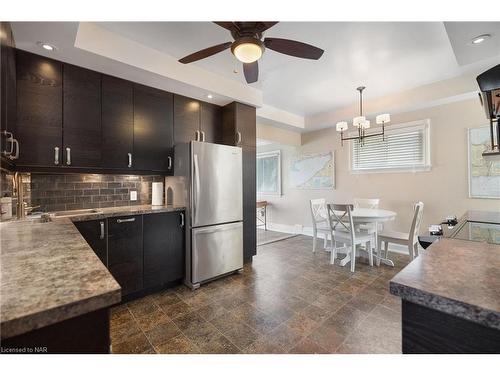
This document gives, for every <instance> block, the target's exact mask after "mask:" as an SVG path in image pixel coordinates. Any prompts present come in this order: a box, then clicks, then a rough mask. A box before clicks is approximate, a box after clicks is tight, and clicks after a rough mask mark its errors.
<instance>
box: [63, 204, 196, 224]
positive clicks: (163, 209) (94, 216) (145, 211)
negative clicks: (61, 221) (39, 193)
mask: <svg viewBox="0 0 500 375" xmlns="http://www.w3.org/2000/svg"><path fill="white" fill-rule="evenodd" d="M126 207H133V206H126ZM107 210H110V209H107ZM185 210H186V207H183V206H179V207H177V206H159V207H158V208H152V207H149V208H144V207H142V208H141V207H138V208H137V209H130V210H123V209H121V210H120V209H118V210H117V211H111V210H110V212H97V213H86V214H82V215H75V216H66V218H68V219H70V220H71V222H73V223H77V222H80V221H89V220H100V219H106V218H110V217H117V216H132V215H149V214H160V213H167V212H179V211H185ZM55 220H58V219H57V218H56V219H55Z"/></svg>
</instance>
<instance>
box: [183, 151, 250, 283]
mask: <svg viewBox="0 0 500 375" xmlns="http://www.w3.org/2000/svg"><path fill="white" fill-rule="evenodd" d="M174 160H175V166H174V171H175V173H174V174H175V175H176V176H180V177H183V178H184V186H185V189H186V190H187V191H186V192H185V193H186V198H187V207H186V224H187V225H186V278H185V284H186V285H188V286H189V287H191V288H193V289H194V288H198V287H199V286H200V284H202V283H204V282H206V281H209V280H212V279H215V278H217V277H220V276H223V275H226V274H229V273H232V272H234V271H238V270H240V269H242V268H243V192H242V153H241V148H239V147H233V146H225V145H218V144H214V143H207V142H195V141H192V142H190V143H186V144H180V145H176V146H175V158H174Z"/></svg>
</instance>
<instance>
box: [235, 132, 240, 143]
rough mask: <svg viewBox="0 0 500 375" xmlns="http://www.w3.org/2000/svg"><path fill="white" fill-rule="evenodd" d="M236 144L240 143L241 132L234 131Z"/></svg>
mask: <svg viewBox="0 0 500 375" xmlns="http://www.w3.org/2000/svg"><path fill="white" fill-rule="evenodd" d="M236 137H237V138H236V144H237V145H239V144H240V143H241V133H240V132H236Z"/></svg>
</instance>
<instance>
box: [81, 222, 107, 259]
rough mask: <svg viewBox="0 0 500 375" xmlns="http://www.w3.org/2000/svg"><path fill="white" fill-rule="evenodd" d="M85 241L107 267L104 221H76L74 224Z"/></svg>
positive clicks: (105, 225)
mask: <svg viewBox="0 0 500 375" xmlns="http://www.w3.org/2000/svg"><path fill="white" fill-rule="evenodd" d="M74 224H75V226H76V228H77V229H78V230H79V231H80V234H81V235H82V236H83V238H85V241H87V243H88V244H89V245H90V247H91V248H92V250H94V252H95V253H96V255H97V256H98V257H99V259H100V260H101V262H102V263H103V264H104V265H105V266H106V267H107V266H108V249H107V246H106V243H107V239H106V237H107V224H106V219H102V220H90V221H78V222H75V223H74Z"/></svg>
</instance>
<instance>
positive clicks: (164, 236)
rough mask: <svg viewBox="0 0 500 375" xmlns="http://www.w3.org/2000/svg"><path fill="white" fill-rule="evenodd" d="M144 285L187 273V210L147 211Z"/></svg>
mask: <svg viewBox="0 0 500 375" xmlns="http://www.w3.org/2000/svg"><path fill="white" fill-rule="evenodd" d="M143 233H144V288H152V287H158V286H162V285H165V284H169V283H172V282H175V281H178V280H181V279H182V278H183V277H184V268H185V263H184V262H185V261H184V213H183V212H167V213H158V214H148V215H144V231H143Z"/></svg>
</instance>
